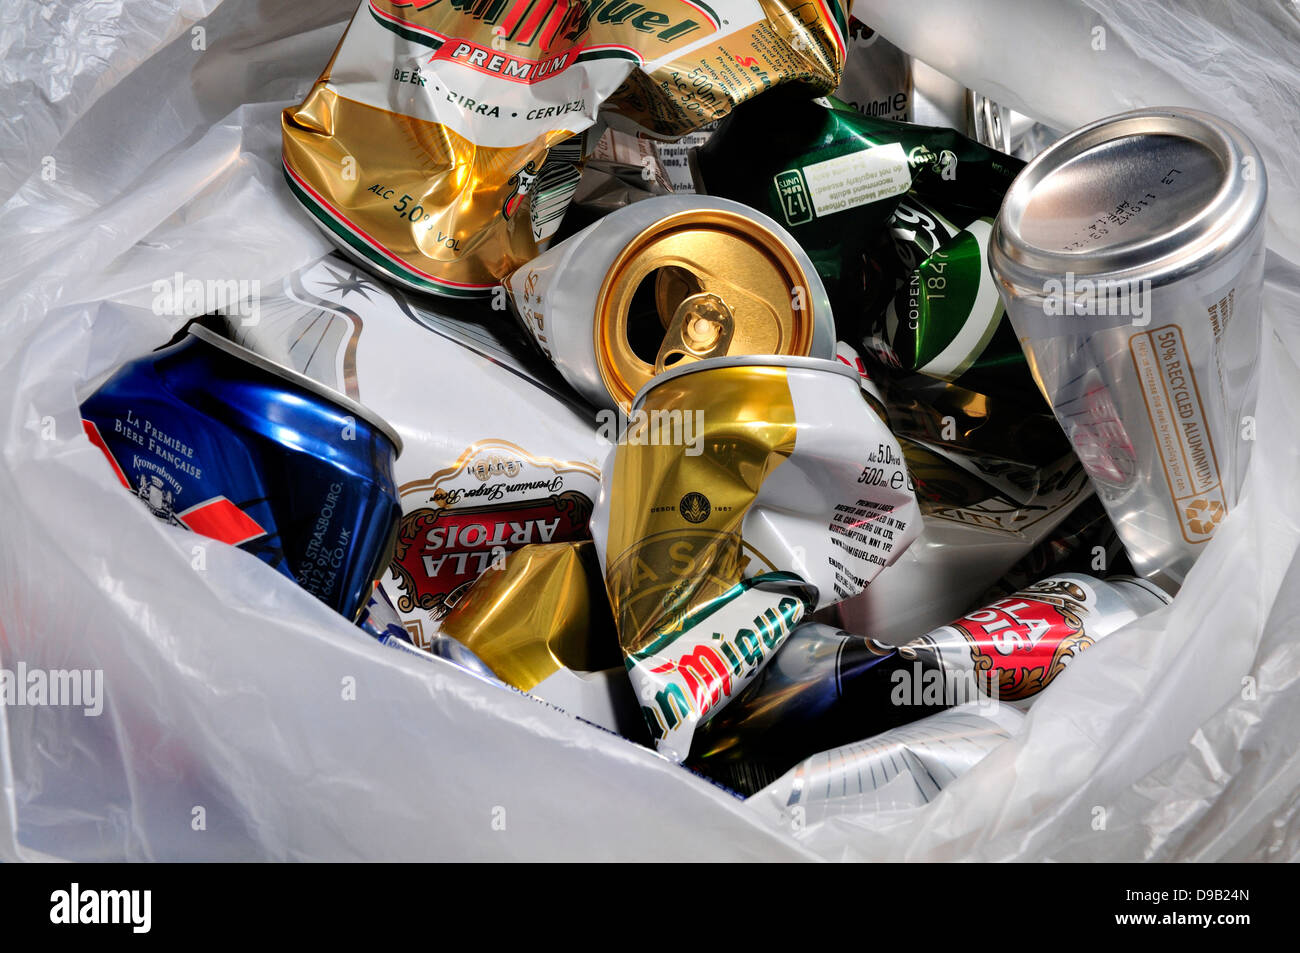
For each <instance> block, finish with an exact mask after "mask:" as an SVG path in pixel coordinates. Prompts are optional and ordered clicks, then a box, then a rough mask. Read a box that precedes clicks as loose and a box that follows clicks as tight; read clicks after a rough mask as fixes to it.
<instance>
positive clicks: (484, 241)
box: [282, 0, 846, 297]
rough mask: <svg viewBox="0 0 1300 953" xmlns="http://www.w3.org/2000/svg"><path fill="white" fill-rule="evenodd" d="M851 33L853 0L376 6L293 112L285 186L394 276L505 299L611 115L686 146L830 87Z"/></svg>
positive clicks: (422, 286)
mask: <svg viewBox="0 0 1300 953" xmlns="http://www.w3.org/2000/svg"><path fill="white" fill-rule="evenodd" d="M845 29H846V14H845V11H844V9H843V8H842V6H841V4H840V2H839V0H815V2H812V3H800V4H787V3H786V2H784V0H773V2H764V3H762V4H757V3H753V2H751V0H714V3H713V4H712V5H703V4H697V3H692V2H689V0H657V2H656V3H655V4H653V5H652V6H651V7H644V6H642V5H640V4H627V3H622V2H621V0H595V2H590V3H583V4H571V3H550V2H547V3H535V2H533V0H484V2H481V3H476V4H465V3H445V4H443V3H424V4H412V3H406V2H398V0H363V2H361V3H360V5H359V6H358V8H357V12H356V13H355V15H354V16H353V18H352V21H351V23H350V24H349V26H348V29H347V31H346V32H345V33H344V35H343V39H342V40H341V41H340V43H339V45H338V47H337V48H336V49H335V51H334V54H333V56H332V57H331V58H330V61H329V63H328V64H327V65H326V67H325V70H324V72H323V73H322V75H321V77H320V78H319V79H318V80H317V81H316V83H315V85H314V86H313V87H312V90H311V91H310V92H309V93H308V95H307V97H306V98H305V99H304V100H303V102H302V103H300V104H299V105H297V106H295V107H292V108H290V109H287V110H285V112H284V115H283V119H282V132H283V144H284V172H285V177H286V179H287V181H288V184H289V187H290V189H291V191H292V192H293V194H294V196H295V198H297V199H298V201H299V202H300V203H302V205H303V206H304V207H305V208H306V209H307V210H308V211H309V212H311V214H312V215H313V216H315V218H316V220H317V222H318V224H319V225H320V226H321V228H322V229H323V230H324V231H325V233H326V234H327V235H328V236H329V237H330V238H331V239H332V240H333V241H334V242H335V243H336V244H337V245H338V246H339V247H340V248H342V249H343V250H345V251H346V252H348V253H349V254H350V255H353V256H354V257H356V258H357V259H359V260H361V261H364V262H365V263H366V264H367V265H368V266H369V267H372V268H374V269H376V270H377V271H379V272H380V273H381V274H383V275H385V276H386V277H388V278H390V279H392V280H394V281H397V282H400V283H401V284H403V285H405V286H407V287H409V288H413V289H415V290H419V291H428V292H433V293H435V294H439V295H444V296H448V297H472V296H485V295H489V294H491V293H492V289H493V287H494V286H495V285H496V283H497V280H498V279H500V278H501V277H503V276H505V275H506V274H508V273H509V272H511V271H513V270H515V269H516V268H518V267H519V266H520V265H522V264H524V263H525V262H526V261H528V260H530V259H532V258H534V257H536V255H537V254H538V252H539V251H541V250H542V249H544V248H545V247H546V244H547V243H548V242H549V240H550V239H551V237H552V235H553V234H554V232H555V229H556V227H557V226H558V224H559V222H560V219H561V217H562V216H563V214H564V211H565V209H566V207H567V206H568V203H569V200H570V199H571V197H572V195H573V191H574V188H575V187H576V186H577V183H578V180H579V178H580V174H581V173H580V170H581V167H582V162H583V158H584V155H585V153H586V152H587V151H588V148H589V147H590V145H591V143H590V142H589V141H588V137H587V136H586V135H580V134H584V133H585V131H587V130H588V129H589V128H590V127H591V126H592V124H593V123H594V122H595V120H596V115H597V111H598V110H600V111H601V112H602V115H603V116H605V117H606V118H607V119H610V120H615V119H616V120H618V121H620V122H621V123H622V124H623V125H624V127H626V128H628V129H630V130H633V131H635V130H638V129H641V130H646V131H649V132H652V133H655V134H657V135H660V136H664V137H667V138H675V137H679V136H682V135H684V134H685V133H688V132H690V131H691V130H693V129H695V128H698V127H699V126H702V125H704V124H706V123H708V122H710V121H712V120H714V119H717V118H718V117H720V116H722V115H724V114H726V113H727V111H728V110H730V109H731V108H732V107H733V106H734V105H735V104H736V103H739V102H742V101H744V100H746V99H749V98H751V97H753V96H756V95H758V94H759V93H761V92H763V91H764V90H765V89H767V88H769V87H770V86H772V85H776V84H781V83H787V82H797V83H800V84H803V85H806V86H808V87H810V88H811V89H812V90H814V91H822V92H825V91H828V90H830V89H833V88H834V87H835V85H836V84H837V83H838V82H839V75H840V69H841V65H842V63H843V60H844V33H845Z"/></svg>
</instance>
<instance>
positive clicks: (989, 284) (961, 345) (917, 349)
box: [851, 194, 1047, 412]
mask: <svg viewBox="0 0 1300 953" xmlns="http://www.w3.org/2000/svg"><path fill="white" fill-rule="evenodd" d="M957 218H958V222H961V223H963V224H958V223H957V222H953V221H951V220H950V219H949V218H948V217H947V216H946V215H945V214H944V213H943V212H942V211H940V210H939V209H938V208H937V207H935V206H934V205H932V204H929V203H926V202H924V201H922V200H921V199H920V198H918V197H917V196H916V195H914V194H911V195H907V196H905V197H904V198H903V199H902V200H900V201H899V203H898V206H897V208H896V209H895V210H894V214H893V217H892V218H891V220H890V223H891V226H892V231H893V235H894V252H895V254H896V256H897V260H898V263H899V264H900V265H901V266H902V268H903V270H904V271H905V272H906V277H905V278H904V279H903V280H902V281H901V282H900V283H899V286H898V290H897V292H896V293H895V294H894V295H893V297H892V298H891V299H890V300H889V303H888V304H887V305H886V307H885V310H884V313H883V315H881V316H880V317H878V318H877V319H876V320H875V321H873V322H863V323H862V324H861V325H860V327H862V328H863V333H862V334H861V337H862V338H863V344H864V346H865V348H866V349H867V351H868V352H869V353H870V354H871V355H872V357H874V358H875V359H876V360H878V361H879V362H880V363H882V364H884V365H885V366H886V367H887V368H890V369H892V370H893V371H894V373H896V374H898V373H902V374H911V373H915V374H923V375H925V376H927V377H933V378H936V379H938V380H942V381H947V382H949V383H953V384H957V385H959V386H961V387H963V388H965V389H967V390H971V391H974V392H976V393H979V394H988V395H991V396H997V397H1001V398H1005V399H1008V400H1012V401H1016V402H1017V403H1019V404H1021V405H1022V406H1025V407H1026V408H1027V412H1033V411H1035V410H1038V411H1040V412H1045V411H1046V409H1047V408H1045V407H1042V404H1041V395H1040V394H1039V393H1038V388H1037V387H1036V386H1035V384H1034V381H1033V378H1032V376H1031V375H1030V373H1029V367H1028V365H1027V364H1026V362H1025V356H1024V352H1023V351H1022V350H1021V348H1020V342H1019V341H1017V340H1016V335H1015V331H1014V330H1013V329H1012V327H1011V323H1010V322H1009V321H1007V320H1006V311H1005V308H1004V307H1003V304H1002V299H1001V297H1000V296H999V294H998V288H997V282H996V281H995V280H994V279H993V276H992V275H991V274H990V273H989V269H988V266H987V264H986V260H987V256H988V246H989V237H990V235H992V232H993V218H992V217H991V216H989V215H985V216H981V217H979V218H974V219H971V218H970V217H969V214H967V215H964V216H958V217H957ZM855 330H856V329H855ZM851 333H852V332H851ZM854 336H855V337H857V336H859V335H857V334H854Z"/></svg>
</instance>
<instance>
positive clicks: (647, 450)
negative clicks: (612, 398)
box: [592, 357, 919, 761]
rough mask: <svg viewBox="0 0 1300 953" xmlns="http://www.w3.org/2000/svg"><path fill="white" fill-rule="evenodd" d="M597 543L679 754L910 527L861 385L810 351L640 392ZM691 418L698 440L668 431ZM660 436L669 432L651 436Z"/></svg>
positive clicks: (618, 615)
mask: <svg viewBox="0 0 1300 953" xmlns="http://www.w3.org/2000/svg"><path fill="white" fill-rule="evenodd" d="M642 411H643V412H644V419H646V420H648V421H649V422H650V424H651V425H650V428H649V430H650V432H648V433H647V432H643V431H638V432H629V433H628V434H627V435H626V436H625V438H624V439H622V440H620V442H619V444H618V445H617V446H616V447H615V448H614V451H613V453H612V455H611V457H612V459H611V460H609V461H608V462H607V463H606V465H605V468H604V472H603V474H602V482H601V496H600V499H599V501H598V502H597V509H596V514H595V516H594V518H593V522H592V535H593V537H594V538H595V541H596V547H597V552H598V553H599V554H600V556H601V562H602V566H603V568H604V573H605V584H606V588H607V590H608V592H609V597H610V604H611V606H612V607H613V610H614V618H615V622H616V624H617V627H618V634H619V641H620V644H621V645H622V648H623V653H624V656H625V658H626V664H627V667H628V671H629V673H630V674H631V678H632V685H633V688H634V689H635V690H636V692H637V695H638V697H639V700H640V702H641V706H642V712H643V714H644V715H645V719H646V723H647V725H648V726H649V728H650V733H651V735H652V737H653V738H654V741H655V744H656V746H657V748H658V750H659V751H660V753H662V754H665V755H667V756H668V757H671V758H673V759H674V760H677V761H681V760H683V759H684V758H686V757H687V755H688V753H689V751H690V750H691V745H692V738H693V736H694V735H695V733H696V732H697V731H698V729H699V726H700V725H701V724H705V723H707V721H708V719H709V718H711V717H713V716H715V715H716V714H717V713H718V712H719V711H724V710H725V706H726V705H727V704H728V702H729V701H730V700H731V699H733V698H734V697H735V696H736V695H738V694H740V693H741V692H742V691H743V690H744V689H745V687H746V686H747V685H748V684H749V683H750V682H752V681H753V679H754V676H755V675H756V674H757V673H758V672H760V671H761V670H762V668H763V666H764V665H765V664H766V663H767V661H768V660H769V659H770V658H771V656H772V654H773V653H774V652H775V651H776V650H777V649H779V648H780V646H781V645H782V643H783V642H784V641H785V639H786V638H787V637H788V635H789V633H790V632H791V631H792V630H793V628H794V627H795V626H796V625H797V624H798V623H799V621H800V620H801V619H803V618H804V616H805V615H807V614H808V613H811V612H813V611H816V610H818V609H821V608H824V607H826V606H830V605H833V604H835V603H836V602H838V601H839V600H841V599H845V598H847V597H849V596H851V595H855V594H856V593H858V592H860V591H861V590H862V589H863V588H865V587H866V586H867V585H868V584H869V583H870V582H871V580H872V579H874V578H876V576H877V574H878V573H880V571H881V570H882V569H884V568H885V567H887V566H888V565H890V564H891V563H893V562H894V561H895V560H896V559H897V558H898V556H899V554H900V553H901V552H902V551H903V550H904V549H906V547H907V546H908V545H909V544H910V543H911V541H912V539H913V537H914V536H915V535H916V532H917V524H918V522H919V518H918V512H917V506H916V499H915V496H914V495H913V493H912V491H911V489H910V488H909V486H908V483H907V474H906V472H905V469H904V466H903V458H902V454H901V452H900V450H899V448H898V444H897V443H896V442H895V441H894V439H893V437H892V436H891V435H890V433H889V431H888V429H887V428H886V427H885V426H884V424H883V422H882V421H881V420H880V418H879V417H877V416H876V414H875V412H874V411H873V410H872V409H871V407H870V405H869V404H868V403H867V402H866V400H865V399H864V398H863V396H862V392H861V390H860V388H859V385H858V375H857V374H856V372H855V371H853V370H852V369H851V368H849V367H846V366H845V365H844V364H842V363H839V362H837V361H822V360H816V359H812V358H778V357H739V358H714V359H711V360H707V361H700V362H698V363H695V364H690V365H687V366H685V367H682V368H679V369H674V370H670V371H668V372H666V373H664V374H662V375H660V376H659V377H657V378H656V379H655V380H654V381H653V382H652V383H651V384H649V385H647V387H646V388H645V389H644V390H642V392H641V393H640V394H639V395H638V397H637V399H636V401H635V402H634V405H633V414H634V415H636V414H637V413H638V412H642ZM685 415H692V416H694V417H696V418H697V419H698V421H699V423H698V425H697V427H696V433H697V434H699V435H700V439H699V440H698V441H697V443H696V444H695V445H694V446H683V445H682V442H681V441H679V440H674V439H672V427H671V425H672V423H673V422H674V421H676V420H677V419H678V418H680V417H683V416H685ZM665 428H667V429H668V430H669V438H668V439H663V438H664V430H665Z"/></svg>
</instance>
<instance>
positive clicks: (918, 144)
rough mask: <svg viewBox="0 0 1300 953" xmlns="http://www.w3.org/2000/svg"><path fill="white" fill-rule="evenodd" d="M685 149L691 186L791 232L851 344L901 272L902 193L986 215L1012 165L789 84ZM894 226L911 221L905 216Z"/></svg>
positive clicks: (970, 216) (937, 131)
mask: <svg viewBox="0 0 1300 953" xmlns="http://www.w3.org/2000/svg"><path fill="white" fill-rule="evenodd" d="M774 128H777V129H780V132H781V134H780V135H779V136H774V135H773V134H772V130H773V129H774ZM691 155H692V162H693V168H694V173H695V179H696V190H697V191H698V192H700V193H701V194H709V195H718V196H722V197H724V198H730V199H735V200H736V201H739V202H744V203H746V204H747V205H750V206H752V207H754V208H755V209H758V210H759V211H761V212H764V213H765V214H767V215H770V216H771V217H772V218H774V219H775V220H776V221H778V222H780V223H781V225H782V226H784V227H785V228H787V229H788V230H789V231H790V233H791V234H792V235H793V236H794V238H795V240H796V241H798V243H799V244H800V245H801V246H802V247H803V248H804V250H805V251H806V252H807V253H808V255H809V257H810V258H811V259H812V261H813V264H814V266H815V267H816V269H817V271H818V273H819V274H820V275H821V277H822V280H823V282H824V283H825V284H826V288H827V292H828V294H829V295H830V298H831V304H832V305H833V307H834V309H835V314H836V320H837V324H838V326H839V328H840V333H841V334H842V335H845V336H847V338H848V339H849V340H850V341H851V342H855V343H856V341H857V340H861V338H862V337H863V336H864V335H863V334H862V333H861V331H860V330H859V328H860V327H861V326H863V325H867V326H869V325H870V324H872V323H874V321H875V320H876V319H877V317H878V316H879V314H880V312H881V311H882V310H883V308H884V306H885V305H886V304H887V303H888V301H889V300H891V299H892V298H893V296H894V292H895V288H896V286H897V284H898V283H899V281H901V280H902V279H903V278H904V277H906V275H907V272H908V271H909V270H910V267H904V266H903V265H902V264H900V263H899V262H898V261H897V260H896V255H895V253H894V244H895V242H894V236H893V234H892V232H891V219H892V218H893V217H894V213H895V211H896V210H897V209H898V206H899V203H900V201H902V199H903V198H904V196H906V195H907V194H908V193H909V192H911V193H914V194H915V195H916V196H917V197H919V198H920V199H921V200H922V201H924V202H926V203H929V205H930V206H932V207H936V208H939V209H941V210H942V211H943V213H944V214H945V215H946V216H947V217H948V218H949V219H950V220H952V221H953V222H955V223H956V226H957V228H958V229H960V228H965V227H966V226H967V225H969V224H970V223H971V222H973V221H974V220H976V219H977V218H979V217H981V216H992V215H995V214H996V213H997V210H998V205H999V204H1000V203H1001V201H1002V195H1003V193H1004V192H1005V191H1006V189H1007V187H1008V186H1009V185H1010V183H1011V181H1012V179H1013V178H1014V177H1015V175H1016V173H1017V172H1018V171H1019V169H1020V167H1021V165H1022V164H1023V163H1021V162H1020V161H1019V160H1018V159H1013V158H1011V157H1010V156H1007V155H1004V154H1002V153H1000V152H998V151H996V150H994V149H990V148H988V147H986V146H983V145H981V144H979V143H978V142H975V141H974V140H971V139H968V138H967V137H965V136H963V135H961V134H960V133H958V132H955V131H954V130H952V129H945V128H936V127H929V126H918V125H913V124H912V123H905V122H894V121H891V120H889V119H883V118H875V117H871V116H864V115H862V114H861V113H859V112H857V111H856V110H854V109H852V108H850V107H849V106H847V105H845V104H844V103H841V102H838V101H837V100H835V99H834V98H830V97H825V98H821V99H817V100H814V101H813V102H811V103H809V102H808V101H807V100H806V99H804V98H800V97H798V96H797V95H796V94H795V93H794V92H793V91H788V90H774V91H773V92H772V93H770V94H768V95H767V96H764V97H763V99H762V100H761V101H759V102H756V103H749V104H745V105H744V106H741V107H740V108H738V109H736V110H735V111H734V112H733V113H732V114H731V115H730V116H728V117H727V118H726V119H724V120H723V121H722V122H721V123H720V124H719V127H718V131H717V132H716V133H715V134H714V135H713V136H712V137H711V138H710V139H709V141H708V142H707V143H705V144H704V145H703V146H701V147H700V148H699V149H696V150H695V151H694V152H693V153H692V154H691ZM894 227H895V228H897V229H898V230H903V231H906V230H912V231H915V230H916V227H915V223H909V221H907V220H904V221H900V222H899V223H897V224H896V225H895V226H894ZM936 228H938V223H936ZM920 261H921V259H920V258H917V259H916V260H915V261H914V262H912V263H911V267H914V266H915V265H917V264H919V263H920ZM981 270H982V269H981ZM979 277H980V275H979V273H978V272H977V271H971V272H970V279H969V280H970V281H973V282H974V285H975V286H978V281H979Z"/></svg>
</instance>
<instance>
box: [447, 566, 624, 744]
mask: <svg viewBox="0 0 1300 953" xmlns="http://www.w3.org/2000/svg"><path fill="white" fill-rule="evenodd" d="M440 637H441V638H447V639H451V640H455V641H456V642H458V643H460V644H461V645H464V646H465V647H466V648H467V649H468V650H469V651H470V652H472V653H473V655H474V656H475V657H476V658H479V659H481V660H482V662H483V663H484V664H485V665H487V666H488V668H490V669H491V670H492V671H493V672H494V673H495V674H496V676H497V677H498V678H499V679H501V681H503V682H505V683H506V684H508V685H512V686H514V687H515V688H517V689H519V690H520V691H522V692H528V693H529V694H530V695H536V696H537V697H538V698H541V699H544V700H545V701H548V702H550V703H551V704H552V705H556V706H557V707H559V708H563V709H564V710H565V711H567V712H569V713H570V714H571V715H576V716H578V717H580V718H583V719H585V720H586V721H590V722H593V723H595V724H597V725H600V726H601V727H603V728H608V729H609V730H610V731H616V732H618V733H619V734H621V735H623V736H624V737H625V738H634V739H640V738H642V737H644V735H645V722H644V721H643V720H642V718H641V709H640V706H639V705H637V703H636V696H635V695H633V694H632V688H631V686H630V684H629V683H628V677H627V670H626V669H625V668H624V667H623V659H622V654H621V653H620V652H619V648H618V635H617V633H616V632H615V630H614V616H613V614H612V613H611V612H610V608H609V599H608V598H607V597H606V595H605V582H604V578H603V577H602V575H601V572H600V565H599V563H598V561H597V559H596V551H595V547H594V546H593V544H592V543H591V541H590V540H587V541H585V542H581V543H541V544H536V543H535V544H531V545H528V546H524V547H523V548H522V549H518V550H515V551H514V552H512V553H510V554H509V555H507V556H506V557H505V559H504V561H503V562H502V564H501V566H500V567H494V568H492V569H489V570H488V571H487V572H484V573H483V574H482V575H481V576H480V577H479V578H478V581H477V582H475V583H474V585H473V586H471V587H470V590H469V592H468V593H466V595H465V597H464V598H463V599H461V600H460V601H459V602H457V603H456V605H455V606H454V607H453V608H452V609H451V611H450V612H449V613H448V614H447V617H446V618H445V619H443V620H442V630H441V636H440Z"/></svg>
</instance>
